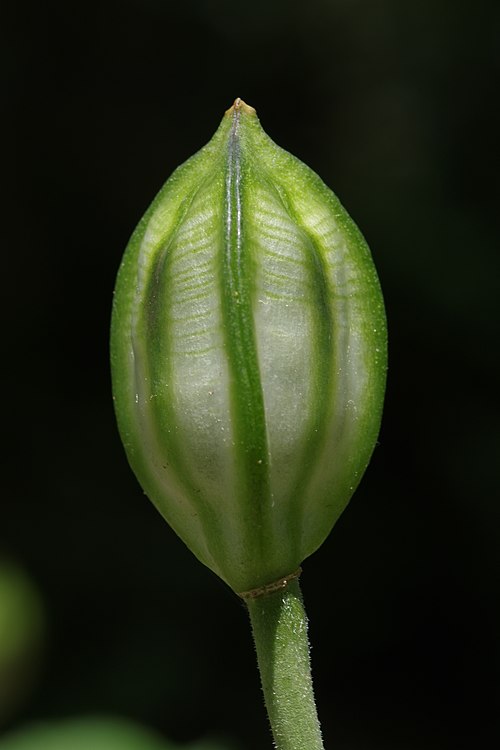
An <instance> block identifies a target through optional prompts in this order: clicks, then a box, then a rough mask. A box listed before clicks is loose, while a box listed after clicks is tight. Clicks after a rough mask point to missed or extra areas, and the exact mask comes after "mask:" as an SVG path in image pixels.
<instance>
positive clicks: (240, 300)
mask: <svg viewBox="0 0 500 750" xmlns="http://www.w3.org/2000/svg"><path fill="white" fill-rule="evenodd" d="M230 116H231V117H232V123H231V130H230V133H229V138H228V158H227V168H226V178H225V187H226V196H225V229H226V233H225V247H224V252H223V258H222V266H223V269H222V278H223V280H224V287H223V300H222V311H223V316H224V318H225V322H226V326H225V331H226V347H227V353H228V360H229V367H230V372H231V377H232V389H231V390H232V392H231V406H232V414H233V418H234V433H235V437H236V441H237V445H238V446H239V451H238V454H237V455H238V459H237V460H238V463H239V469H240V483H239V490H240V500H241V501H242V502H243V504H244V509H243V510H244V513H243V514H242V519H241V520H242V528H245V530H246V537H245V538H242V539H241V543H242V544H244V545H245V548H247V549H248V550H252V557H253V558H254V559H257V560H258V558H259V557H260V555H261V554H263V553H264V552H265V547H266V542H267V541H269V540H268V539H267V537H268V536H269V535H270V527H269V523H268V521H267V516H268V510H269V496H270V490H269V486H270V483H269V456H268V445H267V432H266V420H265V410H264V397H263V393H262V384H261V380H260V372H259V363H258V357H257V346H256V342H255V331H254V322H253V313H252V299H251V291H250V284H249V279H248V275H249V274H250V259H249V258H248V256H247V255H246V253H245V242H244V227H243V216H242V200H241V191H242V189H243V184H242V183H243V180H244V175H242V162H243V155H242V149H241V139H240V134H239V126H240V116H241V115H240V112H239V111H238V109H237V108H235V109H234V111H233V112H232V113H231V115H230ZM249 522H250V523H249ZM250 529H251V530H252V531H254V532H255V537H254V535H253V534H251V535H250V534H248V531H249V530H250ZM256 544H257V545H258V546H257V549H256ZM263 583H266V581H263Z"/></svg>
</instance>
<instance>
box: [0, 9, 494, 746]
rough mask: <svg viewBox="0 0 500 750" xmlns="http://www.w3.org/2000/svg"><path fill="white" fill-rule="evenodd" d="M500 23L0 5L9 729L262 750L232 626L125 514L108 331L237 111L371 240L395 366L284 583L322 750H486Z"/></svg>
mask: <svg viewBox="0 0 500 750" xmlns="http://www.w3.org/2000/svg"><path fill="white" fill-rule="evenodd" d="M499 9H500V5H499V4H498V3H497V2H493V1H492V2H483V1H482V0H476V1H475V2H469V1H467V2H457V1H455V2H451V1H445V0H422V1H421V2H404V1H403V2H401V1H400V0H381V1H380V2H376V1H375V2H371V1H370V0H350V1H349V0H331V1H330V2H327V0H324V1H321V0H308V2H301V3H297V2H293V1H292V0H276V1H275V2H272V0H267V1H266V2H264V0H253V2H251V3H250V2H248V3H239V2H234V1H233V2H230V1H229V0H197V1H192V2H190V1H189V0H186V1H185V2H182V3H169V2H167V1H166V0H143V1H142V2H140V1H139V0H136V1H134V0H122V1H121V2H109V1H108V2H107V1H106V0H104V1H103V2H100V3H96V2H92V1H88V2H85V3H79V2H77V3H57V2H50V1H49V2H44V3H35V2H32V3H15V2H10V3H9V2H7V3H6V4H5V5H4V11H3V22H2V24H1V26H2V29H3V31H2V32H1V33H2V35H3V40H2V50H3V52H2V54H3V57H4V61H3V63H2V70H3V73H2V75H3V77H4V86H3V96H2V98H3V99H4V105H6V106H5V110H4V112H5V114H4V116H3V118H2V125H3V126H5V132H4V136H3V145H4V147H5V166H4V169H3V172H4V177H6V180H5V183H6V187H7V194H6V196H5V198H4V201H3V205H4V208H6V209H7V210H6V213H5V216H4V219H3V227H2V239H3V246H4V249H3V255H2V259H3V260H2V266H3V274H2V295H1V296H2V302H3V303H4V306H5V310H4V312H3V315H2V349H3V354H4V364H3V376H4V385H3V386H2V390H3V399H2V425H3V433H4V437H6V439H7V440H6V447H5V448H4V449H3V451H2V454H3V457H4V459H5V467H4V469H3V470H2V479H1V485H2V500H1V509H0V524H1V527H0V544H1V549H2V550H3V554H4V555H5V556H6V557H7V558H9V559H11V560H13V561H15V562H16V563H17V564H19V565H20V566H22V568H23V569H24V570H25V571H26V572H27V574H28V575H29V576H30V577H31V580H32V581H33V583H34V585H35V586H36V587H37V589H38V591H39V594H40V596H41V598H42V600H43V603H44V608H45V612H46V622H47V626H46V635H45V641H44V648H43V651H44V655H43V659H42V662H41V665H40V668H39V670H38V674H37V677H36V679H33V681H32V685H31V687H30V689H29V690H28V689H26V690H25V691H24V694H23V698H22V700H21V699H20V700H18V701H17V707H16V710H12V711H11V712H10V713H9V715H8V716H7V717H4V721H3V728H4V729H12V728H14V727H19V726H22V725H24V724H25V723H26V722H29V721H32V720H34V719H37V718H40V717H45V718H53V719H59V718H62V717H66V716H75V715H81V714H88V713H103V714H113V715H120V716H125V717H129V718H131V719H134V720H138V721H140V722H142V723H145V724H147V725H149V726H151V727H154V728H156V729H158V730H159V731H160V732H161V733H163V734H164V735H165V736H166V737H170V738H173V739H174V740H178V741H191V740H194V739H196V738H198V737H202V736H205V735H207V734H212V735H217V736H222V735H226V736H228V737H229V738H231V739H233V740H234V742H235V743H236V746H237V747H240V748H242V749H243V750H250V749H251V748H252V749H253V748H256V747H262V748H264V747H271V739H270V737H269V736H268V729H267V720H266V717H265V713H264V708H263V706H262V705H261V704H262V701H261V695H260V688H259V683H258V675H257V670H256V667H255V663H254V661H255V660H254V653H253V647H252V643H251V637H250V631H249V627H248V623H247V618H246V613H245V610H244V608H243V607H242V606H241V604H240V602H239V600H238V599H237V598H236V597H235V596H234V595H233V594H231V592H230V591H229V590H227V589H226V588H225V586H224V585H223V584H222V583H220V582H219V581H218V580H216V579H215V577H214V576H213V575H212V574H211V573H210V572H209V571H208V570H206V569H204V568H203V567H202V566H201V565H200V564H199V563H198V562H197V561H196V560H195V559H194V557H192V555H191V554H190V553H189V552H188V551H187V549H185V547H184V546H183V544H182V543H181V542H180V541H179V540H178V539H177V538H176V536H175V535H174V534H173V532H171V531H170V529H169V528H168V527H167V526H166V525H165V524H164V522H163V521H162V520H161V518H160V516H159V515H158V514H157V512H156V511H155V510H154V509H153V507H152V506H151V505H150V503H149V502H148V501H147V499H146V498H145V497H144V496H143V494H142V492H141V490H140V488H139V486H138V485H137V483H136V481H135V479H134V477H133V475H132V473H131V471H130V470H129V468H128V465H127V463H126V460H125V457H124V453H123V451H122V447H121V444H120V441H119V438H118V434H117V430H116V426H115V421H114V415H113V411H112V402H111V394H110V383H109V368H108V326H109V317H110V305H111V297H112V289H113V284H114V278H115V274H116V271H117V268H118V265H119V262H120V258H121V255H122V252H123V249H124V247H125V245H126V243H127V240H128V237H129V235H130V233H131V231H132V230H133V228H134V226H135V225H136V223H137V221H138V220H139V218H140V217H141V215H142V213H143V212H144V210H145V209H146V207H147V205H148V203H149V202H150V200H151V199H152V198H153V196H154V195H155V193H156V192H157V190H158V189H159V188H160V186H161V185H162V183H163V182H164V181H165V180H166V178H167V177H168V176H169V174H170V173H171V171H172V170H173V169H174V168H175V167H176V166H177V165H178V164H180V163H181V162H182V161H184V160H185V159H186V158H187V157H189V156H190V155H191V154H192V153H194V152H195V151H196V150H197V149H198V148H200V147H201V146H202V145H204V144H205V143H206V142H207V141H208V140H209V139H210V137H211V136H212V134H213V132H214V131H215V129H216V127H217V126H218V123H219V121H220V118H221V117H222V114H223V112H224V110H225V109H226V108H227V107H229V106H230V105H231V103H232V101H233V99H234V98H235V97H236V96H241V97H242V98H244V99H245V101H247V102H248V103H249V104H252V105H253V106H255V107H256V108H257V110H258V113H259V115H260V118H261V121H262V123H263V126H264V128H265V130H266V131H267V132H268V134H269V135H270V136H271V137H272V138H273V139H274V140H275V141H276V142H277V143H279V144H280V145H281V146H283V147H284V148H286V149H288V150H289V151H291V152H292V153H293V154H295V155H296V156H298V157H299V158H301V159H302V160H304V161H305V162H306V163H308V164H309V165H310V166H311V167H312V168H313V169H315V170H316V171H317V172H318V173H319V174H320V175H321V176H322V178H323V179H324V180H325V181H326V182H327V184H329V185H330V186H331V187H332V188H333V189H334V190H335V192H336V193H337V194H338V196H339V197H340V199H341V200H342V202H343V203H344V205H345V206H346V208H347V209H348V211H349V212H350V214H351V215H352V216H353V217H354V219H355V221H356V222H357V223H358V224H359V226H360V227H361V229H362V231H363V233H364V234H365V236H366V238H367V239H368V242H369V244H370V246H371V248H372V252H373V256H374V259H375V262H376V265H377V268H378V271H379V275H380V278H381V282H382V286H383V289H384V294H385V299H386V305H387V315H388V320H389V331H390V369H389V380H388V390H387V400H386V408H385V415H384V421H383V427H382V431H381V435H380V442H379V445H378V447H377V449H376V451H375V454H374V457H373V460H372V464H371V466H370V468H369V470H368V472H367V474H366V477H365V479H364V481H363V482H362V485H361V487H360V488H359V490H358V492H357V493H356V496H355V498H354V499H353V501H352V502H351V505H350V506H349V508H348V510H347V511H346V512H345V514H344V515H343V516H342V518H341V519H340V521H339V522H338V524H337V526H336V528H335V529H334V531H333V533H332V535H331V537H330V538H329V539H328V541H327V542H326V543H325V544H324V546H323V547H322V549H321V550H320V551H319V552H318V553H316V555H314V556H313V557H312V558H311V559H310V560H308V561H307V562H306V563H305V566H304V573H303V577H302V588H303V592H304V596H305V599H306V605H307V609H308V613H309V617H310V633H311V639H312V644H313V650H312V659H313V667H314V676H315V686H316V692H317V698H318V707H319V712H320V716H321V719H322V724H323V729H324V736H325V742H326V746H327V747H334V748H337V750H372V749H373V750H375V749H377V750H378V748H381V749H382V748H384V750H387V749H390V748H395V749H396V748H397V749H398V750H401V749H403V750H406V749H413V748H415V749H417V748H418V749H419V750H424V748H425V750H429V749H431V750H432V749H433V748H439V750H445V749H446V750H447V749H448V748H450V749H451V748H454V749H455V748H462V747H464V748H468V749H470V748H475V747H483V746H487V745H488V746H494V745H495V743H496V741H497V740H498V739H499V738H500V731H499V717H498V713H499V708H500V690H499V677H500V646H499V630H500V628H499V625H500V617H499V615H500V604H499V590H500V575H499V574H500V503H499V499H500V498H499V493H498V479H497V476H498V461H499V453H500V451H499V449H500V438H499V429H498V424H499V417H500V410H499V402H498V398H497V394H498V389H499V366H498V365H499V359H498V346H499V340H498V323H499V316H498V313H497V310H498V300H499V291H500V289H499V286H500V284H499V271H500V268H499V266H500V263H499V244H498V238H499V232H498V198H499V194H498V189H497V184H498V162H497V163H495V151H496V149H497V143H498V135H499V132H500V127H499V126H500V118H499V115H498V108H497V104H498V94H499V90H498V82H499V77H498V73H499V67H500V51H499V50H500V10H499Z"/></svg>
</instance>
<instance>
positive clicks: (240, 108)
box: [225, 97, 255, 117]
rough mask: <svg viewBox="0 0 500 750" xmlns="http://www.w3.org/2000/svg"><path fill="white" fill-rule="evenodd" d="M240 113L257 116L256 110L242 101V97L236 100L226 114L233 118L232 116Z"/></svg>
mask: <svg viewBox="0 0 500 750" xmlns="http://www.w3.org/2000/svg"><path fill="white" fill-rule="evenodd" d="M239 112H243V113H244V114H246V115H255V109H254V108H253V107H250V105H249V104H246V102H244V101H243V99H240V97H238V98H237V99H235V100H234V103H233V106H232V107H229V109H227V110H226V112H225V114H226V116H227V117H232V115H234V114H236V113H239Z"/></svg>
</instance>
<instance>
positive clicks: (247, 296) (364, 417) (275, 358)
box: [111, 99, 386, 591]
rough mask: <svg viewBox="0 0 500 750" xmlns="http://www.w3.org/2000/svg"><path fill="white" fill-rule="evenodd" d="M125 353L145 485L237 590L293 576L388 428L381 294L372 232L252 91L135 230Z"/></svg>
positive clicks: (128, 402) (133, 447)
mask: <svg viewBox="0 0 500 750" xmlns="http://www.w3.org/2000/svg"><path fill="white" fill-rule="evenodd" d="M111 359H112V376H113V390H114V397H115V405H116V413H117V418H118V424H119V429H120V433H121V437H122V440H123V443H124V445H125V449H126V451H127V455H128V459H129V461H130V464H131V466H132V468H133V470H134V472H135V473H136V475H137V477H138V479H139V481H140V483H141V485H142V486H143V488H144V490H145V492H146V494H147V495H148V496H149V497H150V499H151V500H152V501H153V503H154V504H155V505H156V506H157V508H158V509H159V511H160V512H161V513H162V515H163V516H164V517H165V518H166V520H167V521H168V522H169V524H170V525H171V526H172V527H173V528H174V530H175V531H176V532H177V534H178V535H179V536H180V537H181V538H182V539H183V540H184V542H185V543H186V544H187V545H188V547H189V548H190V549H191V550H192V551H193V552H194V554H195V555H196V556H197V557H198V558H199V559H200V560H201V561H202V562H203V563H205V565H207V566H208V567H209V568H211V569H212V570H213V571H215V573H217V574H218V575H219V576H220V577H221V578H222V579H223V580H225V581H226V582H227V583H228V584H229V585H230V586H231V587H232V588H233V589H234V590H236V591H245V590H248V589H252V588H255V587H259V586H263V585H266V584H269V583H271V582H272V581H274V580H276V579H278V578H280V577H282V576H286V575H287V574H289V573H291V572H292V571H294V570H295V569H296V568H297V567H298V566H299V565H300V563H301V562H302V561H303V560H304V558H305V557H307V556H308V555H310V554H311V553H312V552H314V551H315V550H316V549H317V548H318V547H319V546H320V544H321V543H322V542H323V541H324V539H325V537H326V536H327V535H328V533H329V532H330V530H331V528H332V526H333V524H334V523H335V521H336V520H337V518H338V517H339V515H340V513H341V512H342V510H343V509H344V507H345V506H346V504H347V503H348V501H349V499H350V497H351V495H352V493H353V491H354V489H355V488H356V486H357V484H358V482H359V480H360V478H361V476H362V474H363V472H364V470H365V468H366V466H367V464H368V461H369V459H370V455H371V453H372V450H373V447H374V444H375V440H376V437H377V434H378V429H379V424H380V417H381V411H382V402H383V394H384V386H385V371H386V326H385V315H384V307H383V301H382V295H381V291H380V287H379V283H378V279H377V275H376V272H375V269H374V267H373V263H372V260H371V257H370V251H369V249H368V247H367V245H366V243H365V241H364V240H363V237H362V236H361V234H360V232H359V230H358V229H357V227H356V226H355V224H354V223H353V222H352V220H351V219H350V218H349V216H348V215H347V213H346V212H345V210H344V209H343V208H342V206H341V205H340V203H339V201H338V199H337V198H336V197H335V196H334V194H333V193H332V192H331V191H330V190H329V189H328V188H327V187H326V186H325V185H324V183H323V182H322V181H321V180H320V179H319V177H318V176H317V175H316V174H315V173H314V172H312V171H311V170H310V169H309V168H308V167H306V166H305V165H304V164H302V163H301V162H300V161H298V160H297V159H296V158H294V157H293V156H291V155H290V154H288V153H287V152H285V151H283V150H282V149H281V148H279V147H278V146H277V145H276V144H275V143H273V141H272V140H271V139H270V138H268V136H267V135H266V134H265V133H264V131H263V130H262V128H261V126H260V123H259V120H258V118H257V116H256V114H255V110H254V109H252V108H251V107H249V106H247V105H246V104H244V102H242V101H241V100H239V99H237V100H236V102H235V103H234V105H233V107H231V109H230V110H228V112H226V115H225V116H224V118H223V120H222V123H221V125H220V127H219V129H218V130H217V132H216V133H215V135H214V137H213V138H212V140H211V141H210V142H209V143H208V144H207V145H206V146H205V147H204V148H203V149H202V150H201V151H199V152H198V153H197V154H195V155H194V156H193V157H192V158H191V159H189V160H188V161H187V162H186V163H185V164H183V165H182V166H181V167H179V168H178V169H177V170H176V171H175V172H174V174H173V175H172V176H171V177H170V179H169V180H168V181H167V183H166V184H165V186H164V187H163V188H162V190H161V191H160V193H159V194H158V196H157V197H156V199H155V200H154V202H153V204H152V205H151V207H150V208H149V209H148V211H147V212H146V214H145V216H144V217H143V219H142V220H141V222H140V223H139V226H138V227H137V229H136V231H135V232H134V234H133V236H132V238H131V240H130V243H129V245H128V248H127V251H126V253H125V256H124V258H123V262H122V265H121V268H120V271H119V274H118V280H117V283H116V290H115V299H114V306H113V319H112V336H111Z"/></svg>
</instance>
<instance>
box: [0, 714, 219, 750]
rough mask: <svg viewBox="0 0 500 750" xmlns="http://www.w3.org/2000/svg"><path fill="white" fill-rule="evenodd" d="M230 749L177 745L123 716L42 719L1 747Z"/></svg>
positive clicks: (38, 749) (1, 749)
mask: <svg viewBox="0 0 500 750" xmlns="http://www.w3.org/2000/svg"><path fill="white" fill-rule="evenodd" d="M181 748H182V750H228V746H227V745H225V744H222V743H213V742H200V743H196V744H194V745H177V744H175V743H172V742H167V741H165V740H162V739H161V738H160V737H159V736H158V735H157V734H155V733H154V732H151V731H150V730H147V729H145V728H143V727H141V726H138V725H136V724H133V723H132V722H130V721H125V720H123V719H109V718H92V717H88V718H81V719H67V720H65V721H60V722H42V723H39V724H35V725H33V726H30V727H28V728H25V729H19V730H18V731H15V732H12V733H11V734H9V735H8V736H6V737H4V738H3V739H0V750H180V749H181Z"/></svg>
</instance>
